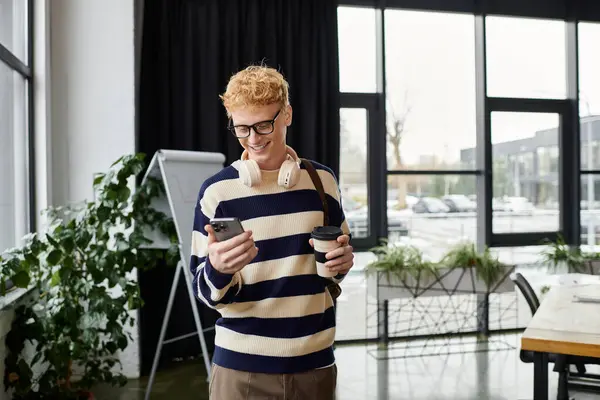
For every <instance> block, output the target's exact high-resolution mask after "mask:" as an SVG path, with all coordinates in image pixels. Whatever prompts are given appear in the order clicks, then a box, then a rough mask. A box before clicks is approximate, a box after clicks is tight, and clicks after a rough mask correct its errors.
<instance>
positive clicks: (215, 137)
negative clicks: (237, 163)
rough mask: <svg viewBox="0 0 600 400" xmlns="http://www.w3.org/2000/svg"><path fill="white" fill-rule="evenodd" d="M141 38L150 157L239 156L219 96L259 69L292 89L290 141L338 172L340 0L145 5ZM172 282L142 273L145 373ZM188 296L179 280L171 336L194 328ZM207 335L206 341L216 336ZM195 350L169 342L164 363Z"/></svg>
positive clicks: (208, 315)
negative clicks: (253, 67) (173, 153)
mask: <svg viewBox="0 0 600 400" xmlns="http://www.w3.org/2000/svg"><path fill="white" fill-rule="evenodd" d="M142 35H143V36H142V50H141V60H140V78H139V82H140V83H139V93H138V96H139V99H138V104H139V110H138V121H137V122H138V133H137V138H136V141H137V150H138V151H141V152H144V153H146V154H147V156H148V159H149V158H150V157H152V155H153V154H154V152H155V151H157V150H158V149H178V150H196V151H210V152H220V153H223V154H225V156H226V159H227V160H226V163H227V164H229V163H231V162H232V161H234V160H235V159H237V158H239V156H240V154H241V150H242V149H241V146H240V145H239V143H238V142H237V140H236V139H235V138H234V137H233V136H232V135H231V134H230V133H229V132H228V131H227V130H226V129H225V127H226V126H227V117H226V114H225V110H224V109H223V106H222V104H221V100H220V99H219V94H221V93H223V91H224V90H225V87H226V85H227V81H228V80H229V77H230V76H231V75H232V74H234V73H235V72H237V71H239V70H240V69H243V68H245V67H246V66H248V65H250V64H258V63H264V64H266V65H269V66H272V67H274V68H277V69H278V70H279V71H281V72H282V73H283V74H284V76H285V77H286V79H287V80H288V82H289V83H290V100H291V103H292V107H293V109H294V119H293V123H292V126H291V127H290V128H289V130H288V144H289V145H291V146H292V147H293V148H294V149H295V150H296V151H297V152H298V154H299V155H300V156H301V157H306V158H311V159H314V160H316V161H319V162H321V163H323V164H325V165H327V166H329V167H330V168H332V169H333V170H334V172H335V173H336V175H337V174H338V170H339V140H340V139H339V136H340V135H339V129H340V128H339V83H338V79H339V78H338V76H339V75H338V74H339V68H338V42H337V0H146V1H145V5H144V13H143V33H142ZM172 279H173V271H171V270H166V269H165V268H158V269H155V270H153V271H148V272H140V274H139V283H140V286H141V292H142V296H143V298H144V301H145V306H144V308H143V309H142V310H141V312H140V342H141V352H140V356H141V372H142V374H143V375H146V374H148V372H149V370H150V367H151V365H152V360H153V357H154V353H155V350H156V343H157V340H158V335H159V332H160V324H161V322H162V316H163V315H164V311H165V307H166V302H167V298H168V293H169V289H170V284H171V282H172ZM185 290H186V288H185V287H184V284H183V280H182V282H181V283H180V287H179V292H178V295H177V297H176V300H175V304H174V307H173V314H172V317H171V322H170V325H169V330H168V333H167V337H174V336H179V335H183V334H186V333H189V332H193V331H194V322H193V318H192V313H191V309H190V307H189V301H188V299H187V293H186V292H185ZM199 304H200V303H199ZM200 313H201V318H202V322H203V324H204V325H205V326H211V325H214V322H215V320H216V318H217V317H218V315H217V314H216V312H214V311H212V310H209V309H208V308H206V307H202V306H201V307H200ZM206 338H207V341H208V343H209V344H212V341H213V338H214V336H213V335H212V334H210V333H209V334H207V336H206ZM210 347H211V348H212V346H210ZM199 353H200V346H199V344H198V340H197V338H194V337H191V338H188V339H185V340H182V341H179V342H175V343H172V344H168V345H165V347H164V348H163V351H162V355H161V365H164V364H165V362H169V361H172V360H175V359H181V358H187V357H190V356H197V355H198V354H199Z"/></svg>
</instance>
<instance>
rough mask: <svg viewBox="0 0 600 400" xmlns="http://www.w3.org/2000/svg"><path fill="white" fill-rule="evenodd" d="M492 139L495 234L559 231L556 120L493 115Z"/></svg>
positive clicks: (532, 115)
mask: <svg viewBox="0 0 600 400" xmlns="http://www.w3.org/2000/svg"><path fill="white" fill-rule="evenodd" d="M491 136H492V165H493V176H492V187H493V199H492V210H493V220H492V225H493V227H492V230H493V232H497V233H517V232H531V231H541V232H553V231H558V229H559V227H560V226H559V214H558V193H559V191H558V173H557V170H556V168H557V165H558V154H557V149H558V138H559V117H558V115H556V114H541V113H540V114H536V113H525V112H492V115H491ZM506 159H508V160H510V161H509V162H508V163H506V162H505V161H504V160H506ZM553 169H554V171H552V170H553Z"/></svg>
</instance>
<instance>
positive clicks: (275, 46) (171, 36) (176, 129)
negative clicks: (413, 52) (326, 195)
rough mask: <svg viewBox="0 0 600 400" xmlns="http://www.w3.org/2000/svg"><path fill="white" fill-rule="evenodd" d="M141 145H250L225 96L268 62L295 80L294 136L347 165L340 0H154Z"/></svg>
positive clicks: (232, 151)
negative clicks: (249, 69)
mask: <svg viewBox="0 0 600 400" xmlns="http://www.w3.org/2000/svg"><path fill="white" fill-rule="evenodd" d="M142 40H143V47H142V60H141V81H140V110H139V111H140V114H139V116H140V120H139V132H138V138H137V139H138V150H139V151H142V152H145V153H146V154H148V156H149V157H150V156H151V155H152V154H153V153H154V152H155V151H156V150H158V149H160V148H168V149H183V150H202V151H216V152H221V153H223V154H225V156H226V158H227V163H230V162H232V161H233V160H235V159H236V158H238V157H239V156H240V154H241V147H240V146H239V144H238V142H237V141H236V140H235V138H234V137H233V136H232V135H231V134H230V133H229V132H227V130H226V129H225V126H226V125H227V118H226V115H225V111H224V109H223V106H222V104H221V102H220V99H219V97H218V95H219V94H221V93H223V91H224V90H225V86H226V84H227V81H228V80H229V77H230V76H231V75H232V74H233V73H235V72H237V71H238V70H240V69H243V68H245V67H246V66H248V65H250V64H257V63H261V62H264V63H265V64H267V65H269V66H272V67H274V68H277V69H278V70H280V71H281V72H282V73H283V74H284V76H285V77H286V78H287V80H288V81H289V83H290V98H291V103H292V107H293V108H294V120H293V123H292V126H291V127H290V129H289V134H288V144H290V145H291V146H292V147H294V148H295V149H296V151H297V152H298V154H299V155H300V156H301V157H306V158H312V159H314V160H316V161H319V162H322V163H324V164H326V165H328V166H329V167H331V168H332V169H333V170H334V172H335V173H336V174H337V172H338V168H339V167H338V165H339V83H338V82H339V81H338V80H339V78H338V76H339V68H338V44H337V0H146V4H145V13H144V31H143V39H142Z"/></svg>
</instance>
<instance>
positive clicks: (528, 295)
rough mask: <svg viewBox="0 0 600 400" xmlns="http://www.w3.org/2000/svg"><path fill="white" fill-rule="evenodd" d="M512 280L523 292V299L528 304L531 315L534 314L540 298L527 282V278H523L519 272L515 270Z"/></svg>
mask: <svg viewBox="0 0 600 400" xmlns="http://www.w3.org/2000/svg"><path fill="white" fill-rule="evenodd" d="M513 281H514V282H515V285H517V287H518V288H519V290H520V291H521V293H522V294H523V297H525V300H526V301H527V304H528V305H529V309H530V310H531V315H534V314H535V312H536V311H537V309H538V308H539V307H540V300H539V299H538V297H537V295H536V294H535V291H534V290H533V288H532V287H531V285H530V284H529V282H527V279H525V277H524V276H523V275H521V273H519V272H517V273H516V274H515V275H514V278H513Z"/></svg>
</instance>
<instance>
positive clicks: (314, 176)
mask: <svg viewBox="0 0 600 400" xmlns="http://www.w3.org/2000/svg"><path fill="white" fill-rule="evenodd" d="M300 160H301V161H302V164H304V168H306V171H308V175H310V179H311V180H312V182H313V185H315V188H316V189H317V192H319V197H320V198H321V203H322V204H323V226H328V225H329V205H328V203H327V196H325V189H323V182H321V178H320V177H319V173H318V172H317V170H316V169H315V167H314V165H312V163H311V162H310V161H308V160H307V159H305V158H301V159H300Z"/></svg>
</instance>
